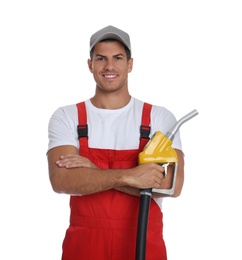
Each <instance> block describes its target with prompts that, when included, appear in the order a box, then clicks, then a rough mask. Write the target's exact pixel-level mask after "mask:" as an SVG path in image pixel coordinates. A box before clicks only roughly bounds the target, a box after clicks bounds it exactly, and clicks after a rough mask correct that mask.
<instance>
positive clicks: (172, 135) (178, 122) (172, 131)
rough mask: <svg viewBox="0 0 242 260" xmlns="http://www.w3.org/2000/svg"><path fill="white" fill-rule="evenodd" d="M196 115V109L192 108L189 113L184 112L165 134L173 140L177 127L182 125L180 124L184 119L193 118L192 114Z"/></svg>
mask: <svg viewBox="0 0 242 260" xmlns="http://www.w3.org/2000/svg"><path fill="white" fill-rule="evenodd" d="M196 115H198V111H197V110H196V109H194V110H192V111H191V112H190V113H188V114H186V115H185V116H183V117H182V118H181V119H180V120H178V121H177V123H176V124H175V126H174V127H173V128H172V129H171V131H170V132H167V134H166V136H167V137H168V138H169V139H170V140H173V139H174V137H175V135H176V133H177V131H178V130H179V128H180V127H181V126H182V124H184V123H185V122H186V121H188V120H190V119H191V118H193V117H194V116H196Z"/></svg>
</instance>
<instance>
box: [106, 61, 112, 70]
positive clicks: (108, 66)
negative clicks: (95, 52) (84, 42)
mask: <svg viewBox="0 0 242 260" xmlns="http://www.w3.org/2000/svg"><path fill="white" fill-rule="evenodd" d="M113 68H114V63H113V60H112V59H107V61H106V64H105V69H107V70H112V69H113Z"/></svg>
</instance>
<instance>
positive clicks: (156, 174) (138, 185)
mask: <svg viewBox="0 0 242 260" xmlns="http://www.w3.org/2000/svg"><path fill="white" fill-rule="evenodd" d="M176 152H177V155H178V170H177V179H176V187H175V192H174V194H173V197H177V196H179V195H180V193H181V190H182V186H183V181H184V159H183V154H182V152H181V151H179V150H176ZM48 166H49V178H50V182H51V185H52V188H53V190H54V191H55V192H57V193H66V194H70V195H87V194H92V193H96V192H101V191H105V190H108V189H116V190H119V191H121V192H125V193H128V194H130V195H135V196H139V194H140V189H145V188H151V187H152V188H158V189H159V188H162V189H164V188H170V186H171V182H172V176H171V174H169V173H170V172H171V171H172V169H170V172H169V170H168V174H167V176H166V177H165V176H164V168H163V167H162V166H161V165H158V164H155V163H149V164H143V165H139V166H137V167H134V168H131V169H108V170H103V169H100V168H98V167H97V166H96V165H95V164H93V163H92V162H91V161H90V160H89V159H87V158H85V157H83V156H80V155H79V154H78V150H77V148H76V147H74V146H70V145H64V146H59V147H55V148H52V149H51V150H50V151H49V152H48ZM155 196H156V197H159V196H161V195H155Z"/></svg>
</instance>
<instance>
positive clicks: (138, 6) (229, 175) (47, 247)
mask: <svg viewBox="0 0 242 260" xmlns="http://www.w3.org/2000/svg"><path fill="white" fill-rule="evenodd" d="M241 13H242V8H241V6H240V1H234V0H229V1H223V0H220V1H215V0H203V1H192V0H190V1H188V0H184V1H182V0H179V1H175V0H174V1H172V0H170V1H158V0H154V1H153V0H151V1H125V0H124V1H117V2H116V1H110V0H107V1H99V0H94V1H72V0H70V1H63V0H59V1H57V0H48V1H46V0H42V1H33V0H29V1H27V0H22V1H11V0H5V1H4V0H3V1H1V3H0V37H1V39H0V86H1V95H0V106H1V108H0V111H1V128H0V131H1V132H0V133H1V134H0V141H1V142H0V144H1V149H0V153H1V154H0V158H1V160H0V165H1V166H0V167H1V175H0V178H1V189H0V192H1V194H0V198H1V214H0V238H1V250H0V259H5V260H9V259H11V260H12V259H26V260H33V259H34V260H43V259H47V260H48V259H51V260H58V259H60V257H61V244H62V240H63V237H64V234H65V230H66V228H67V226H68V218H69V208H68V202H69V198H68V196H66V195H58V194H55V193H54V192H53V191H52V189H51V186H50V183H49V179H48V169H47V160H46V154H45V153H46V149H47V143H48V136H47V125H48V120H49V118H50V116H51V114H52V113H53V112H54V110H55V109H56V108H57V107H59V106H62V105H67V104H72V103H76V102H79V101H82V100H85V99H87V98H89V97H90V96H92V95H93V94H94V87H95V86H94V81H93V78H92V75H91V74H90V73H89V71H88V68H87V59H88V56H89V48H88V47H89V46H88V44H89V38H90V36H91V34H92V33H94V32H95V31H97V30H98V29H100V28H102V27H104V26H107V25H110V24H112V25H114V26H116V27H119V28H121V29H123V30H125V31H127V32H128V33H129V34H130V37H131V43H132V49H133V57H134V69H133V72H132V73H131V74H130V77H129V86H130V92H131V94H132V95H133V96H136V97H137V98H139V99H142V100H145V101H147V102H150V103H153V104H157V105H161V106H165V107H167V108H168V109H170V110H171V111H172V112H173V113H174V114H175V116H176V117H177V119H179V118H181V117H182V116H183V115H185V114H187V113H188V112H190V111H191V110H193V109H197V110H198V112H199V115H198V116H196V117H195V118H193V119H192V120H191V121H188V122H187V123H186V124H184V125H183V126H182V128H181V136H182V141H183V148H184V151H185V154H186V158H185V159H186V166H185V170H186V177H185V184H184V189H183V193H182V195H181V196H180V197H179V198H177V199H171V198H167V199H165V201H164V236H165V241H166V244H167V250H168V259H169V260H181V259H186V260H204V259H206V260H210V259H211V260H214V259H220V260H227V259H233V260H241V259H242V251H241V240H242V235H241V234H242V226H241V218H242V213H241V204H242V202H241V199H242V196H241V177H240V176H241V152H240V149H241V131H242V128H241V110H242V106H241V86H242V79H241V75H242V48H241V46H242V35H241V33H242V28H241V27H242V16H241Z"/></svg>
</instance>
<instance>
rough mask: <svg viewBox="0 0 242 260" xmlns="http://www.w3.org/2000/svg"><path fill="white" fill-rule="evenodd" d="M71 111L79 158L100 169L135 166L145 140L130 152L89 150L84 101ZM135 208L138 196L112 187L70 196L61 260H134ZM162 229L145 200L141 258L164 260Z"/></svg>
mask: <svg viewBox="0 0 242 260" xmlns="http://www.w3.org/2000/svg"><path fill="white" fill-rule="evenodd" d="M77 107H78V117H79V131H80V132H81V134H83V133H84V135H83V137H81V138H79V140H80V155H81V156H85V157H87V158H89V159H90V160H91V161H92V162H93V163H95V164H96V165H97V166H99V167H100V168H102V169H118V168H119V169H120V168H122V169H127V168H132V167H135V166H137V162H138V154H139V153H140V152H141V151H142V150H143V148H144V146H145V144H146V143H147V141H148V139H147V138H146V139H145V138H141V141H140V147H139V149H135V150H124V151H122V150H109V149H107V150H106V149H94V148H89V147H88V138H87V133H85V132H86V130H87V129H86V127H85V126H86V124H87V122H86V121H87V120H86V108H85V103H84V102H81V103H79V104H77ZM150 109H151V106H150V105H148V104H146V103H145V105H144V109H143V113H142V124H141V126H149V123H150ZM144 128H145V127H144ZM145 129H146V128H145ZM141 137H142V136H141ZM139 205H140V199H139V197H135V196H131V195H127V194H125V193H122V192H119V191H116V190H113V189H112V190H107V191H103V192H99V193H96V194H92V195H85V196H71V198H70V208H71V215H70V226H69V228H68V229H67V231H66V236H65V239H64V241H63V254H62V260H135V253H136V235H137V225H138V214H139ZM162 229H163V223H162V213H161V211H160V208H159V206H158V205H157V204H156V202H155V201H154V200H153V199H151V202H150V211H149V223H148V231H147V245H146V260H166V259H167V257H166V248H165V244H164V241H163V236H162Z"/></svg>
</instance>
